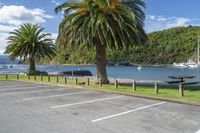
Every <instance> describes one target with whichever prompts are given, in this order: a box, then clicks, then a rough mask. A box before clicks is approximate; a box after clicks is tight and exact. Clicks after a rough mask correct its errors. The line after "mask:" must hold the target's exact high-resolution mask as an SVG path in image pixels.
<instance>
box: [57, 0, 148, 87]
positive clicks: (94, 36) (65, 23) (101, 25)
mask: <svg viewBox="0 0 200 133" xmlns="http://www.w3.org/2000/svg"><path fill="white" fill-rule="evenodd" d="M144 6H145V4H144V2H143V1H141V0H128V1H126V2H120V1H118V0H83V1H80V2H71V1H69V2H65V3H63V4H61V5H59V6H58V7H57V8H56V9H55V11H56V12H60V11H64V14H65V15H64V17H63V20H62V22H61V23H60V26H59V35H58V38H57V42H56V43H57V45H58V46H59V47H61V48H66V47H69V46H70V45H79V46H87V48H88V49H90V48H91V47H95V48H96V67H97V81H101V82H102V83H104V84H107V83H109V81H108V78H107V72H106V48H109V49H111V50H116V49H123V48H129V47H131V46H133V45H136V44H142V43H143V42H144V41H145V40H146V34H145V31H144V29H143V22H144V18H145V15H144V13H143V11H142V8H143V7H144Z"/></svg>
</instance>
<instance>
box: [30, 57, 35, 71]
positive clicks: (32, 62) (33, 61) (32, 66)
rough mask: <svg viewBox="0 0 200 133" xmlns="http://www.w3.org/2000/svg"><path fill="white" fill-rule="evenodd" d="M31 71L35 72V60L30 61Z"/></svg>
mask: <svg viewBox="0 0 200 133" xmlns="http://www.w3.org/2000/svg"><path fill="white" fill-rule="evenodd" d="M29 70H30V71H35V60H34V59H30V68H29Z"/></svg>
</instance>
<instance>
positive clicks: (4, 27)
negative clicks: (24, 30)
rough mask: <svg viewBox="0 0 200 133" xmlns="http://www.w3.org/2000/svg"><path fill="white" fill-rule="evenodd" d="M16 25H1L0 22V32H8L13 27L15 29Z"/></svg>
mask: <svg viewBox="0 0 200 133" xmlns="http://www.w3.org/2000/svg"><path fill="white" fill-rule="evenodd" d="M17 28H18V26H12V25H1V24H0V33H1V32H10V31H13V30H15V29H17Z"/></svg>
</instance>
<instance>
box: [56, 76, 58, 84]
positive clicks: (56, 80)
mask: <svg viewBox="0 0 200 133" xmlns="http://www.w3.org/2000/svg"><path fill="white" fill-rule="evenodd" d="M56 82H57V83H58V75H57V76H56Z"/></svg>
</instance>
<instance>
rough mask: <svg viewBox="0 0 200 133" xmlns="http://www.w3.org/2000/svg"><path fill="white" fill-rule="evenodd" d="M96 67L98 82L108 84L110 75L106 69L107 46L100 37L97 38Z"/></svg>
mask: <svg viewBox="0 0 200 133" xmlns="http://www.w3.org/2000/svg"><path fill="white" fill-rule="evenodd" d="M96 69H97V82H99V81H101V83H102V84H108V83H109V81H108V77H107V71H106V47H105V45H102V44H101V42H100V40H99V39H96Z"/></svg>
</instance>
